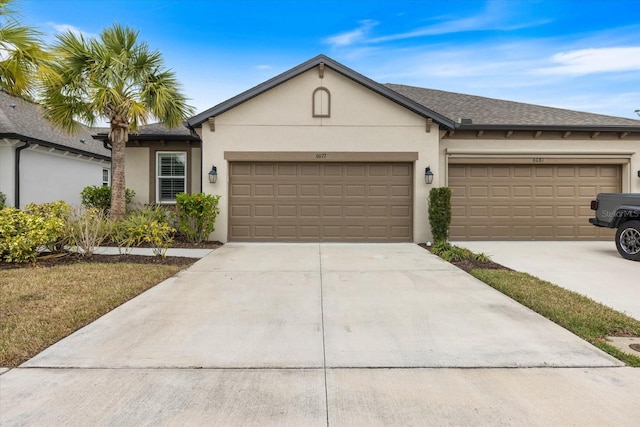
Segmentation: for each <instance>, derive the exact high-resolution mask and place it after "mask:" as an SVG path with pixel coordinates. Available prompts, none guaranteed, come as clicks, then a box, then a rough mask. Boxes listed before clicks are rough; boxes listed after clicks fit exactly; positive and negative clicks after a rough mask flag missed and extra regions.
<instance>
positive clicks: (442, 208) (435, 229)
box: [429, 187, 451, 243]
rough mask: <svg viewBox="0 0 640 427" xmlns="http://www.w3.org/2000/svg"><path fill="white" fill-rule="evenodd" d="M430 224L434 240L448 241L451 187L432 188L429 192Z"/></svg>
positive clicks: (436, 241)
mask: <svg viewBox="0 0 640 427" xmlns="http://www.w3.org/2000/svg"><path fill="white" fill-rule="evenodd" d="M429 224H430V225H431V234H432V235H433V241H434V242H435V243H438V242H446V241H447V240H448V239H449V228H450V226H451V189H450V188H449V187H440V188H432V189H431V192H430V193H429Z"/></svg>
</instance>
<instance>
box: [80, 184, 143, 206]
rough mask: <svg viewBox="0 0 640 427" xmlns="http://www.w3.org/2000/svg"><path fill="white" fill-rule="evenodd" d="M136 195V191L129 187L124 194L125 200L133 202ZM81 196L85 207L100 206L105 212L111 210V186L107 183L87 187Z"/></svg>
mask: <svg viewBox="0 0 640 427" xmlns="http://www.w3.org/2000/svg"><path fill="white" fill-rule="evenodd" d="M135 195H136V192H135V191H133V190H131V189H129V188H127V189H126V190H125V196H124V199H125V202H126V203H127V204H129V203H131V201H132V200H133V197H134V196H135ZM80 197H81V198H82V206H84V207H85V208H98V209H102V210H103V211H104V212H109V209H110V208H111V187H109V186H107V185H103V186H96V185H92V186H89V187H85V188H83V189H82V191H81V192H80Z"/></svg>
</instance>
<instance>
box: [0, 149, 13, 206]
mask: <svg viewBox="0 0 640 427" xmlns="http://www.w3.org/2000/svg"><path fill="white" fill-rule="evenodd" d="M14 153H15V148H14V147H13V145H11V144H9V143H5V142H0V191H1V192H3V193H4V194H5V196H6V197H7V200H6V204H7V206H14V205H15V199H14V197H13V192H14V188H15V187H14V185H15V175H14V171H15V163H14Z"/></svg>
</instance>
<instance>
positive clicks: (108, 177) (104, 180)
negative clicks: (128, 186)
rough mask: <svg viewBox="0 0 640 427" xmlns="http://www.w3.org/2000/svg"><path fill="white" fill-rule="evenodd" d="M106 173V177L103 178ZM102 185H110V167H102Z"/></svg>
mask: <svg viewBox="0 0 640 427" xmlns="http://www.w3.org/2000/svg"><path fill="white" fill-rule="evenodd" d="M105 172H106V173H107V179H105V178H104V173H105ZM102 186H103V187H109V186H111V169H108V168H102Z"/></svg>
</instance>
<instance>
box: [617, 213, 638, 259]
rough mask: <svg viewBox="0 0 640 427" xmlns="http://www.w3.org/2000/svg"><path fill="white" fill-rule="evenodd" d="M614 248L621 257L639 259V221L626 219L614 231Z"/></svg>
mask: <svg viewBox="0 0 640 427" xmlns="http://www.w3.org/2000/svg"><path fill="white" fill-rule="evenodd" d="M616 248H618V252H619V253H620V255H622V257H623V258H626V259H630V260H632V261H640V221H626V222H623V223H622V224H620V226H619V227H618V231H617V232H616Z"/></svg>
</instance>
